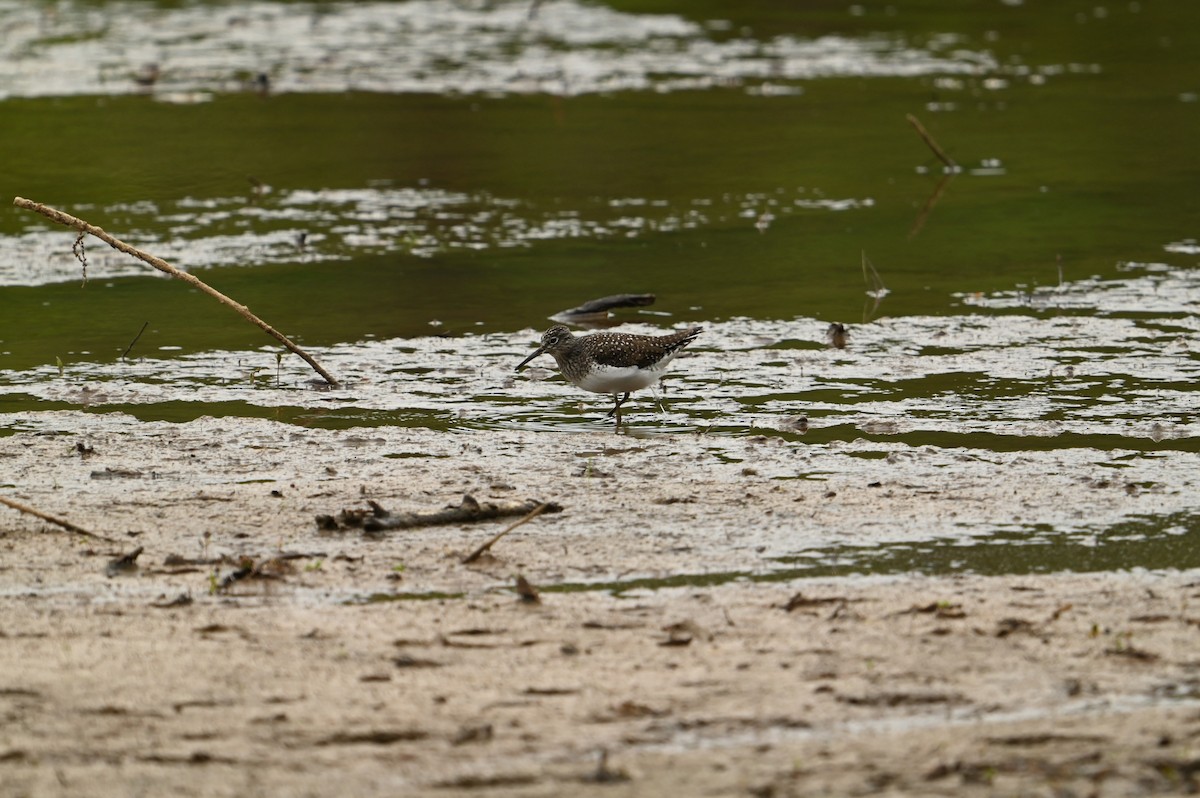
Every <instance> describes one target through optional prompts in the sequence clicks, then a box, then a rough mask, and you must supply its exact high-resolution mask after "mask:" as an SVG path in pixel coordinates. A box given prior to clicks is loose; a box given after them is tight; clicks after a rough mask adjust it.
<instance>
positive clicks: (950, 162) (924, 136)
mask: <svg viewBox="0 0 1200 798" xmlns="http://www.w3.org/2000/svg"><path fill="white" fill-rule="evenodd" d="M904 118H905V119H907V120H908V123H909V124H910V125H912V126H913V127H914V128H916V130H917V135H918V136H920V137H921V140H922V141H924V142H925V146H927V147H929V149H931V150H933V154H934V155H936V156H937V159H938V160H939V161H941V162H942V163H943V164H945V165H946V168H947V169H958V164H956V163H955V162H954V159H953V158H951V157H950V156H949V155H947V154H946V153H945V151H944V150H943V149H942V148H941V147H939V146H938V143H937V142H936V141H934V140H933V136H931V135H929V131H928V130H926V129H925V126H924V125H922V124H921V122H920V120H919V119H917V118H916V117H915V116H913V115H912V114H905V116H904Z"/></svg>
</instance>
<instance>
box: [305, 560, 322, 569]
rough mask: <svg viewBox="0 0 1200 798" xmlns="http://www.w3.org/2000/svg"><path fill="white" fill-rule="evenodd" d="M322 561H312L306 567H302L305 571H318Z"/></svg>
mask: <svg viewBox="0 0 1200 798" xmlns="http://www.w3.org/2000/svg"><path fill="white" fill-rule="evenodd" d="M323 562H324V560H313V561H312V562H310V563H309V564H308V565H306V566H304V570H305V571H319V570H321V564H322V563H323Z"/></svg>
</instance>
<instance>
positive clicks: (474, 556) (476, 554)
mask: <svg viewBox="0 0 1200 798" xmlns="http://www.w3.org/2000/svg"><path fill="white" fill-rule="evenodd" d="M551 504H552V502H542V503H541V504H539V505H538V506H537V507H534V508H533V509H532V510H530V511H529V513H528V514H527V515H525V516H524V517H523V518H521V519H520V520H517V521H513V522H512V523H511V524H509V525H508V527H506V528H505V529H503V530H501V531H500V532H498V533H496V535H495V536H494V537H492V539H491V540H489V541H488V542H486V543H484V544H483V545H482V546H480V547H479V548H477V549H475V551H473V552H471V553H470V554H468V555H467V556H466V557H464V558H463V561H462V562H463V565H468V564H470V563H473V562H475V561H476V560H478V559H479V558H480V557H481V556H483V553H484V552H486V551H487V550H488V549H490V548H491V547H492V545H493V544H494V543H496V541H498V540H500V538H502V537H504V536H505V535H507V534H508V533H509V532H512V531H513V530H514V529H516V528H517V527H519V526H520V525H521V524H524V523H526V522H528V521H532V520H533V519H535V518H537V517H538V516H539V515H541V514H542V513H543V512H544V511H545V510H546V508H548V507H549V506H550V505H551Z"/></svg>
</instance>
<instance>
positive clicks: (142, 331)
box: [121, 321, 150, 360]
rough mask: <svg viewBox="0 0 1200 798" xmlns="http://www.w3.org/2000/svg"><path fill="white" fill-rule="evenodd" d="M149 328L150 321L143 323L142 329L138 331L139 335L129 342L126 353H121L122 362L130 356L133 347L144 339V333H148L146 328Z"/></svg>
mask: <svg viewBox="0 0 1200 798" xmlns="http://www.w3.org/2000/svg"><path fill="white" fill-rule="evenodd" d="M149 326H150V322H148V321H146V322H142V329H140V330H138V334H137V335H135V336H133V340H132V341H130V342H129V346H127V347H125V351H124V352H122V353H121V359H122V360H124V359H125V356H126V355H128V354H129V350H131V349H133V345H134V344H136V343H137V342H138V339H139V338H141V337H142V333H144V332H145V331H146V328H147V327H149Z"/></svg>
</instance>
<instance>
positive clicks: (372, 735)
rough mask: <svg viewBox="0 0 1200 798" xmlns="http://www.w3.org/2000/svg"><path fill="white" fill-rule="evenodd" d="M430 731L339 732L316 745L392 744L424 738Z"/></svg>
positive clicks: (318, 741)
mask: <svg viewBox="0 0 1200 798" xmlns="http://www.w3.org/2000/svg"><path fill="white" fill-rule="evenodd" d="M427 737H429V732H424V731H421V730H420V729H374V730H371V731H363V732H338V733H337V734H331V735H329V736H328V737H324V738H322V739H320V740H317V742H316V745H364V744H365V745H391V744H392V743H407V742H415V741H417V740H424V739H426V738H427Z"/></svg>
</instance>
